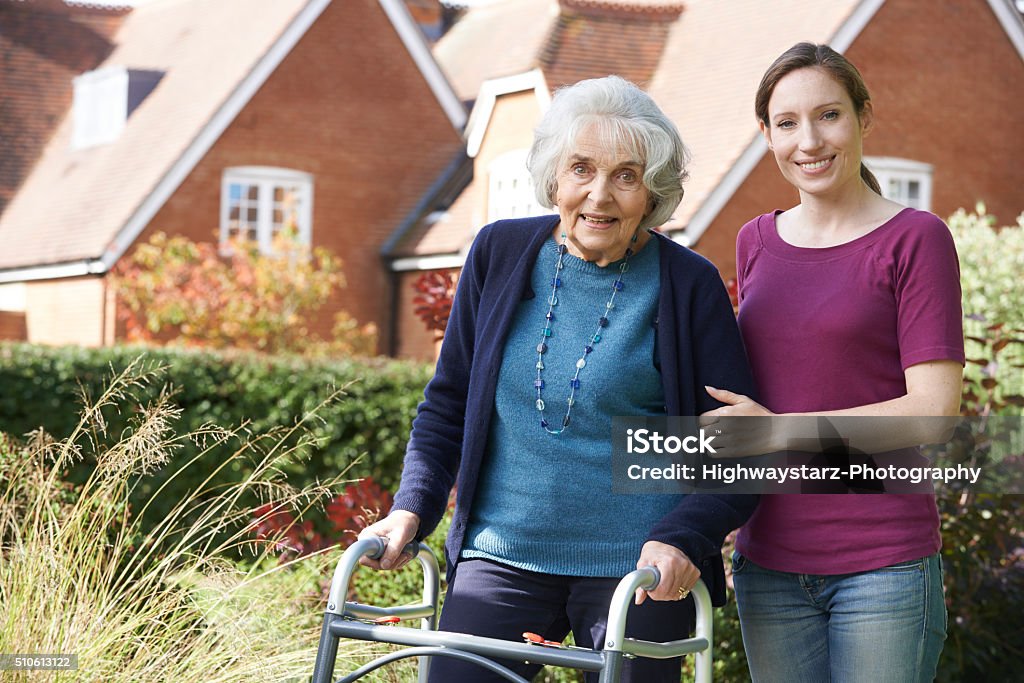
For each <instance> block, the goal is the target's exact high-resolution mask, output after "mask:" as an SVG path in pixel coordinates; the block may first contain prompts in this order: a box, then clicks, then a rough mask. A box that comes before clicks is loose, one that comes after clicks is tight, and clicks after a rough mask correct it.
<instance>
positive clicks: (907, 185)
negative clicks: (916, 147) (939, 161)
mask: <svg viewBox="0 0 1024 683" xmlns="http://www.w3.org/2000/svg"><path fill="white" fill-rule="evenodd" d="M864 163H865V164H867V167H868V168H869V169H871V172H872V173H874V174H875V177H876V178H878V184H879V186H881V188H882V195H883V196H885V197H886V198H888V199H891V200H893V201H894V202H899V203H900V204H904V205H906V206H910V207H912V208H915V209H922V210H924V211H929V210H931V206H932V166H931V164H925V163H922V162H920V161H911V160H909V159H897V158H895V157H865V158H864Z"/></svg>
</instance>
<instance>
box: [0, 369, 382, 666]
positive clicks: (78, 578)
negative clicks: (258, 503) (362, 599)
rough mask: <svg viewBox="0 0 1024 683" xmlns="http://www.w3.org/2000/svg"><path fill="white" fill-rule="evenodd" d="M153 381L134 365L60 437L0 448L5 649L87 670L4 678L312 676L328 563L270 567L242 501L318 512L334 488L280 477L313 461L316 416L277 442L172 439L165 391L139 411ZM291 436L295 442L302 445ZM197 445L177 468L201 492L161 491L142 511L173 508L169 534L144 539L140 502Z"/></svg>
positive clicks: (172, 413) (38, 435) (209, 435)
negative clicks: (223, 474)
mask: <svg viewBox="0 0 1024 683" xmlns="http://www.w3.org/2000/svg"><path fill="white" fill-rule="evenodd" d="M159 374H160V373H159V371H157V370H154V369H152V368H151V367H146V366H145V365H143V364H142V363H132V364H129V365H128V366H127V367H126V368H125V369H124V371H123V372H121V373H120V374H118V375H117V376H116V377H114V378H113V379H112V380H110V381H109V382H108V384H107V386H106V387H105V388H104V389H103V391H101V392H100V393H99V395H98V396H97V398H96V399H95V400H94V401H92V402H90V403H89V404H87V405H86V406H84V407H83V409H82V412H81V414H80V419H79V420H78V422H77V423H76V424H75V427H74V429H73V430H72V431H71V433H70V434H69V435H67V436H66V437H65V438H62V439H54V438H53V437H51V436H50V435H48V434H46V433H45V432H43V431H42V430H39V431H36V432H34V433H33V434H31V435H30V437H29V439H28V441H27V443H25V444H21V443H19V442H17V441H16V440H14V439H12V438H10V437H6V436H5V437H3V438H0V596H3V605H4V610H3V612H2V616H0V652H6V653H14V652H25V653H33V652H45V653H68V654H75V655H77V657H78V667H79V669H78V671H74V672H53V671H20V672H6V674H5V677H4V680H5V681H12V683H27V682H29V681H70V680H75V681H103V682H104V683H135V682H136V681H158V680H159V681H180V682H182V683H199V682H202V683H218V682H220V683H235V682H237V683H242V682H243V681H244V682H248V681H253V680H297V679H301V678H302V677H304V676H308V673H309V672H310V671H311V670H312V662H313V656H314V654H315V648H316V643H317V638H318V631H319V623H318V621H319V619H318V616H319V615H318V612H319V611H320V608H321V606H322V603H321V600H320V597H321V596H320V589H319V581H318V580H319V578H320V577H321V576H323V575H324V574H325V572H326V569H327V567H326V564H325V561H324V558H323V557H322V556H319V555H313V556H309V557H306V558H303V559H301V560H297V561H294V562H292V563H290V564H289V565H287V566H278V565H277V564H276V563H274V562H271V561H268V560H269V559H270V555H269V554H270V552H272V550H273V548H274V547H275V545H276V543H277V541H278V539H276V538H270V539H267V540H268V543H266V544H253V543H252V542H251V541H250V540H249V529H250V526H251V524H250V511H249V510H248V509H247V508H245V507H244V506H240V504H239V503H240V501H241V500H242V499H243V498H244V497H245V496H244V495H243V494H244V493H245V492H246V491H247V490H253V491H255V492H256V493H257V494H258V495H259V497H261V498H262V499H265V500H268V501H271V502H273V503H274V504H275V505H286V506H298V507H300V508H308V507H309V506H310V505H313V504H315V503H316V501H318V500H320V499H322V498H323V496H324V495H326V494H327V493H328V492H330V490H331V489H332V487H333V486H334V485H335V484H336V481H334V480H330V481H325V482H323V483H322V484H319V485H316V486H312V487H308V488H304V489H296V488H294V487H292V486H290V485H288V483H287V482H286V481H285V479H284V477H283V475H282V472H283V471H284V469H286V466H287V465H288V464H290V463H292V462H302V461H303V460H304V458H305V457H306V455H305V452H304V449H303V448H302V447H301V445H302V444H303V443H305V442H307V441H308V440H310V439H312V437H311V436H309V435H308V434H307V433H306V432H305V427H306V426H307V425H309V424H312V421H313V420H314V416H315V408H314V410H312V411H310V412H309V413H307V414H305V415H304V416H303V418H302V420H301V421H300V423H299V424H298V425H296V426H295V427H294V428H292V429H291V430H287V431H286V432H279V433H277V434H264V435H255V434H251V433H245V430H241V429H230V430H227V429H221V428H216V427H206V428H203V429H202V430H199V431H196V432H193V433H189V434H177V433H176V429H175V421H176V420H177V419H178V418H179V417H180V415H181V411H180V409H178V408H176V407H175V406H174V405H173V404H172V403H171V401H170V398H169V394H168V393H167V392H166V391H163V390H160V389H159V388H158V389H157V390H156V391H154V392H149V395H151V396H155V398H153V399H152V400H150V401H147V402H145V403H137V402H136V400H135V398H134V396H135V395H136V394H137V392H138V390H140V389H145V388H147V387H150V386H153V385H155V384H157V383H158V382H157V380H158V376H159ZM143 393H146V392H143ZM329 400H333V397H329ZM111 409H112V410H114V411H115V412H116V411H120V412H123V413H130V414H131V415H132V418H131V419H130V420H129V423H128V426H127V428H126V429H125V430H124V431H121V432H119V433H118V434H117V435H116V436H117V438H115V439H113V440H109V441H108V440H106V439H102V438H97V437H102V436H111V435H113V434H112V430H113V426H112V425H111V423H109V422H108V421H107V420H106V418H105V415H106V414H107V413H108V412H109V410H111ZM288 432H292V433H297V434H299V439H298V441H297V442H296V444H295V445H294V446H287V445H286V443H287V442H288V439H286V438H284V437H286V436H289V435H290V434H289V433H288ZM228 441H237V442H238V443H239V445H238V447H237V448H236V449H235V450H234V451H233V452H232V453H231V454H230V455H228V456H227V457H220V456H219V455H218V454H217V449H216V446H217V445H219V444H223V443H225V442H228ZM189 442H191V443H203V444H205V446H204V447H203V448H202V449H201V450H200V452H199V453H197V454H196V455H195V457H194V458H193V459H191V460H190V461H189V462H188V463H187V464H186V465H185V466H184V468H183V470H182V472H184V471H185V470H197V471H198V472H199V473H200V475H201V477H202V480H201V481H202V483H201V484H200V485H199V486H198V487H197V488H196V489H195V490H194V491H192V492H190V493H188V494H187V495H185V496H184V497H181V498H178V497H176V496H173V495H172V494H170V493H169V488H168V487H164V488H158V489H156V490H155V491H154V492H153V494H152V497H150V498H148V499H147V500H144V501H143V502H142V507H145V506H151V505H156V504H157V501H158V500H159V499H161V498H164V497H168V496H171V497H172V498H173V500H172V501H170V505H169V506H168V507H169V512H168V513H167V515H166V516H165V517H164V518H163V519H162V521H161V523H160V524H159V525H158V526H156V527H154V528H152V529H150V530H148V531H147V530H144V529H143V528H142V527H141V526H140V524H139V520H140V517H141V515H139V514H136V513H134V512H133V506H132V505H131V503H130V501H131V499H132V493H133V492H134V491H135V490H137V489H138V488H140V485H141V482H143V481H145V480H146V479H147V477H149V476H151V473H152V472H154V471H157V470H158V469H159V468H160V467H161V466H162V465H163V463H166V462H167V461H168V460H170V459H171V458H172V457H173V456H174V454H175V452H176V451H178V450H180V448H181V447H182V445H183V444H185V443H189ZM242 458H247V459H249V460H250V462H251V463H252V470H251V473H250V474H249V475H248V476H247V477H245V478H244V479H241V480H239V481H236V482H234V483H232V484H230V485H227V486H221V485H219V484H217V483H215V473H216V472H217V471H218V470H221V469H226V468H227V469H229V468H231V466H232V464H234V463H235V462H237V461H238V460H239V459H242ZM82 460H84V461H87V462H90V463H91V464H92V465H93V467H92V468H91V473H90V475H89V476H88V478H87V479H86V480H85V481H84V482H83V483H82V484H80V485H77V486H72V485H69V484H68V483H67V482H65V481H63V480H62V476H61V475H62V473H63V471H64V470H65V469H66V468H68V467H69V466H71V465H72V464H73V463H75V462H76V461H82ZM197 510H198V511H199V512H200V514H199V515H198V517H196V516H195V515H194V514H192V513H193V512H195V511H197ZM239 545H246V546H249V547H250V548H251V549H252V551H253V552H254V553H255V559H254V561H253V562H252V563H250V566H249V568H248V569H242V568H240V567H238V566H237V565H235V564H233V563H231V562H230V561H229V560H228V559H227V556H228V555H229V554H230V551H231V550H232V549H233V548H235V547H237V546H239ZM345 648H346V649H345V650H343V656H345V657H347V656H348V655H349V651H348V648H349V645H346V646H345ZM355 649H356V650H362V649H365V648H363V647H362V646H358V647H356V648H355Z"/></svg>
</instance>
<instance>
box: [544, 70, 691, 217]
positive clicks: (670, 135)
mask: <svg viewBox="0 0 1024 683" xmlns="http://www.w3.org/2000/svg"><path fill="white" fill-rule="evenodd" d="M591 125H596V126H597V129H598V134H599V135H600V137H601V139H602V140H603V142H604V143H605V144H607V145H609V146H611V147H613V148H616V149H618V148H621V149H624V150H626V151H627V152H628V153H629V154H630V155H633V156H634V157H635V158H636V159H638V160H639V161H641V162H642V163H643V165H644V175H643V183H644V186H645V187H646V188H647V190H648V191H649V192H650V193H651V199H652V204H653V207H652V208H651V211H650V212H649V213H648V214H647V215H646V216H645V217H644V219H643V220H642V221H641V222H640V228H641V229H645V228H650V227H657V226H659V225H663V224H665V223H667V222H668V220H669V219H670V218H671V217H672V212H673V211H675V210H676V207H677V206H679V202H680V201H682V199H683V181H685V180H686V178H687V176H688V174H687V172H686V165H687V164H688V163H689V161H690V152H689V150H688V149H687V148H686V145H684V144H683V140H682V138H681V137H680V136H679V131H678V130H677V129H676V126H675V124H674V123H672V121H671V120H670V119H669V118H668V117H667V116H665V114H664V112H662V111H661V109H659V108H658V105H656V104H655V103H654V100H652V99H651V97H650V95H648V94H647V93H645V92H644V91H643V90H641V89H640V88H638V87H637V86H636V85H634V84H633V83H630V82H629V81H627V80H625V79H623V78H620V77H618V76H605V77H604V78H592V79H588V80H584V81H579V82H578V83H576V84H574V85H570V86H567V87H564V88H560V89H559V90H558V91H557V92H555V96H554V98H553V99H552V101H551V107H550V108H549V109H548V111H547V113H546V114H545V115H544V117H543V118H542V119H541V121H540V123H539V124H538V125H537V128H536V130H535V131H534V135H533V146H532V147H531V148H530V154H529V156H528V157H527V160H526V165H527V167H528V168H529V170H530V175H531V176H532V177H533V189H534V192H535V193H536V195H537V201H538V202H540V204H541V205H542V206H545V207H547V208H549V209H550V208H552V207H554V205H555V196H556V192H557V190H558V174H559V171H560V170H561V167H562V166H563V165H564V164H565V161H566V159H568V158H569V155H570V154H571V153H572V148H573V147H574V145H575V144H576V140H577V138H578V137H579V134H580V132H581V131H583V130H584V129H586V128H588V127H589V126H591Z"/></svg>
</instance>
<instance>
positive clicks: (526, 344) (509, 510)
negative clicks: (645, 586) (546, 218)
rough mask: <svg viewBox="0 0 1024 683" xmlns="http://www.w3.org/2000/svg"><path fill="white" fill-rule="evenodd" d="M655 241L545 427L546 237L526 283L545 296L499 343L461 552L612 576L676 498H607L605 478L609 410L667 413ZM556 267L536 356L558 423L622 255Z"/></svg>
mask: <svg viewBox="0 0 1024 683" xmlns="http://www.w3.org/2000/svg"><path fill="white" fill-rule="evenodd" d="M658 248H659V245H658V240H653V239H652V240H650V241H649V242H648V243H647V244H646V245H645V247H644V248H643V249H641V250H640V252H638V253H637V254H636V255H634V256H633V257H632V258H631V259H630V261H629V270H628V271H627V272H626V273H625V274H624V275H623V285H624V287H623V290H622V291H621V292H619V293H618V294H617V295H616V297H615V308H614V309H613V310H612V311H611V312H610V313H609V315H608V320H609V323H608V326H607V327H605V328H604V330H603V332H602V335H601V341H600V342H599V343H597V344H594V351H593V352H592V353H591V354H589V355H588V356H587V358H586V361H587V364H586V366H585V367H584V368H583V369H582V370H581V371H580V375H579V380H580V388H579V389H578V390H577V393H576V398H575V403H574V405H573V408H572V414H571V415H572V421H571V423H570V425H569V428H568V429H566V430H565V431H564V432H562V433H561V434H558V435H553V434H549V433H548V432H547V431H545V430H544V429H543V427H541V425H540V419H541V414H540V412H538V410H537V408H536V406H535V403H536V390H535V388H534V380H535V379H536V372H537V371H536V367H535V365H536V362H537V352H536V346H537V343H538V342H539V341H540V339H541V334H540V333H541V329H542V328H543V327H544V320H545V318H544V315H545V313H547V311H548V296H549V294H550V292H551V278H552V277H553V276H554V274H555V263H556V261H557V258H558V256H557V251H556V246H555V242H554V240H548V242H547V243H545V244H544V246H543V248H542V249H541V252H540V255H539V256H538V258H537V262H536V264H535V265H534V268H533V273H532V275H531V281H530V285H531V287H533V289H534V291H536V292H538V293H543V295H542V296H537V297H535V298H533V299H528V300H526V301H523V302H521V303H520V304H519V307H518V310H517V311H516V313H515V317H514V318H513V321H512V326H511V328H510V330H509V333H508V335H507V338H506V341H505V349H504V353H503V354H502V364H501V370H500V372H499V375H498V385H497V391H496V394H495V404H494V408H495V409H494V412H493V415H492V418H491V428H490V436H489V439H488V448H487V451H488V454H487V456H486V457H485V459H484V465H483V467H482V468H481V472H480V483H479V487H480V488H479V491H478V493H477V502H476V505H475V506H474V507H473V511H472V512H471V513H470V520H469V521H470V526H469V530H468V532H467V534H466V543H465V545H464V546H463V550H462V557H464V558H472V557H485V558H489V559H492V560H497V561H499V562H503V563H505V564H510V565H512V566H515V567H519V568H521V569H528V570H530V571H536V572H543V573H546V574H561V575H571V576H608V577H619V576H622V575H624V574H626V573H628V572H630V571H632V570H633V569H635V568H636V560H637V558H638V557H639V556H640V549H641V547H642V546H643V543H644V541H645V540H646V538H647V534H648V532H649V531H650V529H651V528H652V527H653V526H654V525H655V523H656V522H657V521H658V520H660V519H661V518H662V517H664V516H665V515H666V514H667V513H668V512H669V510H671V509H672V508H673V507H675V506H676V505H677V504H678V503H679V497H678V496H670V495H664V496H656V495H647V496H639V495H628V494H613V493H612V491H611V477H610V476H609V472H610V471H611V427H612V417H613V416H616V415H629V416H634V415H659V414H664V404H665V393H664V390H663V389H662V386H661V375H660V374H659V373H658V371H657V369H656V368H655V367H654V326H653V325H654V318H655V315H656V313H657V303H658V281H659V275H658ZM564 266H565V267H564V270H563V271H562V274H561V276H560V279H561V281H562V286H561V287H560V288H559V289H558V305H557V306H555V308H554V311H553V312H554V315H555V319H554V320H553V322H552V328H551V329H552V336H551V337H550V338H549V339H548V341H547V344H548V351H547V352H546V353H545V354H544V365H545V367H544V371H543V379H544V382H545V386H544V390H543V397H544V402H545V404H546V409H545V411H544V416H545V417H546V419H547V420H548V422H549V423H551V424H552V425H560V424H561V423H562V417H563V416H564V415H565V409H566V399H567V398H568V396H569V391H570V387H569V380H570V379H571V378H572V377H573V375H574V373H575V371H576V361H577V360H578V359H579V358H580V357H581V356H582V355H583V347H584V345H585V344H586V343H587V340H588V339H590V338H591V336H592V335H593V334H594V332H595V330H596V329H597V320H598V318H599V317H601V316H602V315H604V313H605V304H606V302H607V301H608V297H609V293H610V292H611V289H612V283H613V282H614V281H615V278H616V276H617V275H618V272H619V262H616V263H613V264H610V265H609V266H607V267H606V268H600V267H598V266H597V265H595V264H593V263H588V262H586V261H583V260H582V259H579V258H576V257H574V256H571V255H568V254H567V255H566V256H565V257H564Z"/></svg>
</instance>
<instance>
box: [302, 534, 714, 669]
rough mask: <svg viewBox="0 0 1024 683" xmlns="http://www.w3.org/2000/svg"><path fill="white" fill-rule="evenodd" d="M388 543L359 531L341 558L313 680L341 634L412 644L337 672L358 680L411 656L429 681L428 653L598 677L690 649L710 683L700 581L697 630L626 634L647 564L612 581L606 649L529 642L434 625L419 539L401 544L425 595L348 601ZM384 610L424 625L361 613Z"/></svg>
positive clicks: (706, 608)
mask: <svg viewBox="0 0 1024 683" xmlns="http://www.w3.org/2000/svg"><path fill="white" fill-rule="evenodd" d="M385 544H386V539H373V538H371V539H360V540H358V541H356V542H355V543H353V544H352V545H351V546H349V548H348V550H346V551H345V553H344V554H343V555H342V558H341V560H340V561H339V562H338V567H337V569H336V570H335V572H334V578H333V580H332V582H331V589H330V593H329V595H328V599H327V610H326V612H325V614H324V623H323V628H322V629H321V632H320V646H319V647H318V649H317V655H316V663H315V665H314V670H313V679H312V683H330V682H331V680H332V676H333V674H334V664H335V659H336V657H337V652H338V640H339V639H340V638H355V639H359V640H365V641H373V642H381V643H391V644H395V645H406V646H410V649H408V650H403V651H399V652H394V653H390V654H385V655H383V656H382V657H379V658H378V659H376V660H374V661H372V662H370V663H369V664H366V665H364V666H362V667H360V668H358V669H357V670H356V671H353V672H352V673H350V674H348V675H346V676H345V677H344V678H342V679H340V680H341V681H342V683H348V682H350V681H355V680H357V679H358V678H359V677H361V676H363V675H365V674H366V673H369V672H370V671H373V670H375V669H377V668H379V667H381V666H383V665H385V664H387V663H390V662H393V661H397V660H399V659H404V658H407V657H419V681H420V683H424V682H425V681H426V678H427V674H428V671H429V663H430V659H429V658H430V657H434V656H444V657H453V658H455V659H461V660H463V661H468V662H472V663H475V664H478V665H479V666H482V667H484V668H486V669H488V670H490V671H493V672H495V673H497V674H499V675H501V676H502V677H504V678H505V679H507V680H510V681H515V682H516V683H523V679H522V678H521V677H520V676H518V675H516V674H515V673H513V672H512V671H510V670H508V669H507V668H505V667H503V666H501V665H500V664H498V663H496V662H494V661H491V658H497V659H511V660H516V661H522V662H532V663H536V664H546V665H553V666H563V667H571V668H575V669H582V670H584V671H598V672H600V682H601V683H616V682H617V681H618V680H619V676H620V673H621V669H622V662H623V658H624V657H627V656H640V657H650V658H654V659H670V658H673V657H679V656H681V655H685V654H695V655H696V660H695V669H696V678H695V681H696V683H710V681H711V669H712V667H711V643H712V642H713V638H712V625H711V599H710V596H709V595H708V591H707V588H705V586H704V584H703V583H702V582H700V581H698V582H697V584H696V585H695V586H694V587H693V589H692V591H691V592H692V594H693V597H694V602H695V605H696V617H697V628H696V633H695V635H694V637H693V638H687V639H683V640H674V641H671V642H667V643H656V642H651V641H646V640H634V639H632V638H624V637H623V636H624V634H625V631H626V614H627V612H628V610H629V605H630V603H631V602H632V601H633V595H634V593H635V592H636V590H637V589H638V588H643V589H646V590H653V589H654V588H655V587H656V586H657V585H658V582H659V581H660V579H661V577H660V574H659V573H658V570H657V569H656V568H654V567H643V568H641V569H638V570H636V571H634V572H630V573H629V574H627V575H626V576H625V577H623V578H622V580H621V581H620V582H619V585H618V587H617V588H616V589H615V594H614V595H613V597H612V601H611V605H610V607H609V612H608V621H607V635H606V637H605V643H604V648H603V649H601V650H585V649H578V648H576V649H567V648H557V647H543V646H538V645H534V644H530V643H520V642H514V641H508V640H501V639H497V638H485V637H483V636H473V635H468V634H465V633H452V632H447V631H436V630H434V629H435V624H436V619H437V602H438V595H439V592H440V578H439V574H438V569H437V559H436V558H435V557H434V554H433V552H431V550H430V549H429V548H427V546H426V545H423V544H419V543H411V544H409V545H408V546H406V548H405V549H404V552H407V553H409V554H411V555H413V556H414V557H416V558H417V559H419V561H420V564H421V566H422V567H423V602H422V603H420V604H416V605H403V606H396V607H376V606H372V605H361V604H359V603H355V602H346V601H345V600H344V598H345V596H346V594H347V592H348V587H349V583H350V580H351V578H352V573H353V572H354V571H355V568H356V567H357V566H358V564H359V560H360V559H361V558H362V557H364V556H365V557H370V558H374V559H375V558H379V557H380V556H381V555H382V554H383V552H384V548H385ZM382 616H399V617H401V618H403V619H417V618H418V619H420V620H421V627H420V628H419V629H414V628H408V627H403V626H382V625H378V624H373V623H367V622H366V621H361V620H360V619H374V618H377V617H382Z"/></svg>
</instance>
